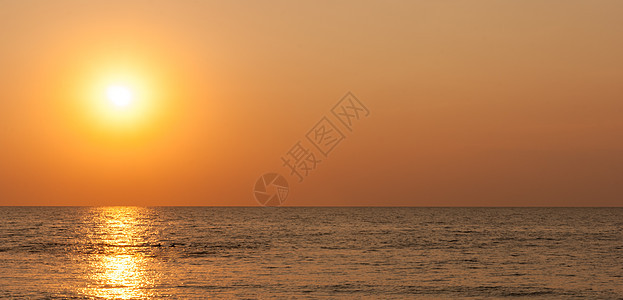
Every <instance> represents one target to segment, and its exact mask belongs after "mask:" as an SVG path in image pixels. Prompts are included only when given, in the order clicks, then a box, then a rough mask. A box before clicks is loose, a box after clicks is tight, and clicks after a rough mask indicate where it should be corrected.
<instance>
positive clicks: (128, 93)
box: [106, 85, 134, 108]
mask: <svg viewBox="0 0 623 300" xmlns="http://www.w3.org/2000/svg"><path fill="white" fill-rule="evenodd" d="M106 96H107V97H108V100H109V101H110V102H111V103H112V104H113V105H114V106H115V107H117V108H123V107H127V106H128V105H130V104H132V100H133V98H134V95H133V93H132V90H130V89H129V88H128V87H126V86H123V85H111V86H109V87H108V88H107V89H106Z"/></svg>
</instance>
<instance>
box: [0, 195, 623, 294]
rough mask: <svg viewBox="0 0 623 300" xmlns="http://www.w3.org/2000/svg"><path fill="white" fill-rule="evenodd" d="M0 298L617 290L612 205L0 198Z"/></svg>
mask: <svg viewBox="0 0 623 300" xmlns="http://www.w3.org/2000/svg"><path fill="white" fill-rule="evenodd" d="M0 298H9V299H160V298H168V299H206V298H216V299H221V298H225V299H324V298H327V299H500V298H512V299H623V208H419V207H418V208H407V207H395V208H385V207H270V208H269V207H0Z"/></svg>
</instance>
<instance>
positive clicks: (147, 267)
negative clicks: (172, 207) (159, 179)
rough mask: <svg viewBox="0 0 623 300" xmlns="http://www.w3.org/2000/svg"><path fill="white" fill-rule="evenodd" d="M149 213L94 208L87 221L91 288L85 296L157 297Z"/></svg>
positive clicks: (87, 272)
mask: <svg viewBox="0 0 623 300" xmlns="http://www.w3.org/2000/svg"><path fill="white" fill-rule="evenodd" d="M149 213H150V211H149V209H147V208H139V207H102V208H93V210H92V211H91V213H90V214H87V217H86V218H85V220H84V223H85V225H87V226H85V230H86V243H87V244H88V247H87V248H90V251H91V253H92V255H90V258H89V259H88V263H87V270H85V274H86V276H87V277H88V278H87V279H88V281H89V285H88V286H87V287H86V288H84V289H83V290H82V293H83V294H85V295H88V296H90V297H96V298H105V299H143V298H151V297H154V296H156V295H155V294H154V293H153V290H154V289H153V287H154V286H155V285H156V284H157V283H158V280H159V278H160V276H159V273H158V272H157V271H156V270H154V268H153V267H152V265H153V257H152V256H153V255H152V253H151V251H152V250H151V249H150V248H151V246H152V243H150V238H151V236H152V235H153V232H152V230H151V228H152V226H151V224H150V218H149Z"/></svg>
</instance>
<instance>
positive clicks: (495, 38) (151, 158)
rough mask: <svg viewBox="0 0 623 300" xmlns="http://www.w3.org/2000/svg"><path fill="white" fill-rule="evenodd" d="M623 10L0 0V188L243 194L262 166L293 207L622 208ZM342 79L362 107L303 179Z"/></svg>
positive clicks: (22, 197) (162, 196)
mask: <svg viewBox="0 0 623 300" xmlns="http://www.w3.org/2000/svg"><path fill="white" fill-rule="evenodd" d="M622 15H623V2H622V1H572V0H571V1H570V0H564V1H562V0H561V1H550V0H545V1H77V0H76V1H67V0H56V1H42V0H41V1H33V0H20V1H15V0H0V66H1V71H0V205H257V202H256V201H255V200H254V198H253V194H252V189H253V185H254V183H255V181H256V180H257V179H258V177H259V176H260V175H262V174H263V173H266V172H278V173H280V174H282V175H284V176H285V177H286V178H287V180H288V182H289V184H290V187H291V194H290V196H289V197H288V199H287V201H286V203H285V204H286V205H294V206H299V205H303V206H309V205H361V206H365V205H415V206H622V205H623V184H622V183H623V139H621V134H622V133H623V55H622V53H623V18H621V16H622ZM117 83H120V84H124V85H127V86H128V87H129V88H130V89H131V90H132V93H134V94H133V95H134V96H135V97H136V101H135V103H133V105H134V106H132V107H130V108H128V109H127V110H124V111H121V110H119V109H116V108H111V107H106V106H105V105H104V104H101V103H104V102H101V101H102V99H103V98H104V97H105V94H106V87H108V86H110V85H111V84H117ZM348 91H351V92H352V93H353V94H354V95H355V96H356V97H357V98H358V99H359V100H361V102H362V103H364V104H365V105H366V107H367V108H368V109H369V111H370V114H369V116H368V117H366V118H362V119H361V120H358V121H357V122H356V124H355V125H354V128H353V130H352V132H349V131H346V130H344V128H342V130H344V133H345V135H346V139H345V140H343V141H342V142H341V143H340V144H339V145H338V146H337V147H336V148H335V149H334V150H333V151H332V152H331V153H330V154H329V155H328V157H320V158H321V159H322V162H321V163H319V164H318V165H317V168H316V169H315V170H313V171H312V172H311V173H310V174H309V176H307V177H305V178H304V180H303V182H300V183H299V182H297V181H298V179H297V178H296V177H295V176H292V175H290V174H289V170H288V169H287V168H286V167H284V166H282V161H281V157H283V156H286V154H287V152H288V150H290V148H292V146H293V145H294V144H295V143H296V142H297V141H299V140H301V141H304V140H305V135H306V133H307V132H308V131H309V130H310V129H311V128H312V127H313V126H314V125H315V124H316V123H317V122H318V121H319V120H320V119H321V118H322V117H324V116H327V117H331V114H330V110H331V108H332V107H333V106H334V105H335V104H336V103H337V101H338V100H340V99H341V98H342V96H344V95H345V94H346V93H347V92H348Z"/></svg>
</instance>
